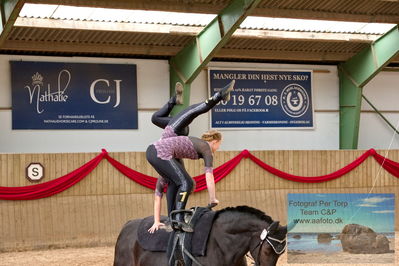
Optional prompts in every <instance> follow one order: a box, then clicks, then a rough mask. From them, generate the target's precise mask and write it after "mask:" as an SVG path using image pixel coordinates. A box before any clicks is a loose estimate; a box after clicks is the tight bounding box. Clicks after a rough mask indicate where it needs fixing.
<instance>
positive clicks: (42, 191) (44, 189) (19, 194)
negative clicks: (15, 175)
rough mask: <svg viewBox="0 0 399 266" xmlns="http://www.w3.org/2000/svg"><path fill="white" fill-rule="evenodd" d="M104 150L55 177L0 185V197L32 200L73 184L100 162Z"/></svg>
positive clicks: (47, 195)
mask: <svg viewBox="0 0 399 266" xmlns="http://www.w3.org/2000/svg"><path fill="white" fill-rule="evenodd" d="M104 155H105V152H102V153H101V154H99V155H97V156H96V157H94V159H92V160H91V161H89V162H87V163H85V164H84V165H83V166H81V167H79V168H78V169H76V170H74V171H72V172H70V173H69V174H66V175H64V176H62V177H59V178H57V179H54V180H51V181H48V182H45V183H41V184H36V185H31V186H25V187H0V199H4V200H32V199H40V198H46V197H50V196H52V195H54V194H57V193H60V192H62V191H64V190H66V189H68V188H70V187H71V186H73V185H75V184H76V183H78V182H79V181H81V180H82V179H83V178H85V177H86V176H87V175H88V174H89V173H90V172H91V171H93V169H94V168H96V167H97V165H98V164H99V163H100V162H101V160H102V159H103V157H104Z"/></svg>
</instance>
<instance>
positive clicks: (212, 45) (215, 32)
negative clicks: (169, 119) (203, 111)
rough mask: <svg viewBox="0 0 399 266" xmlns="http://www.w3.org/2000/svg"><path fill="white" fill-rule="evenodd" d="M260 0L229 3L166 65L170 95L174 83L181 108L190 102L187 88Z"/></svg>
mask: <svg viewBox="0 0 399 266" xmlns="http://www.w3.org/2000/svg"><path fill="white" fill-rule="evenodd" d="M260 1H261V0H232V1H231V2H230V4H229V5H228V6H227V7H226V8H225V9H223V10H222V11H221V12H220V13H219V14H218V15H217V16H216V17H215V18H214V19H213V20H212V21H211V22H210V23H209V24H208V25H207V26H206V27H205V28H204V29H203V30H202V31H201V32H200V33H199V34H198V35H197V36H196V37H195V39H194V40H192V41H191V42H190V43H189V44H188V45H187V46H186V47H184V48H183V49H182V50H181V51H180V52H179V53H178V54H177V55H176V56H174V57H172V58H171V59H170V61H169V64H170V82H171V83H170V85H171V86H170V88H171V94H173V93H174V88H175V86H176V84H177V83H178V82H180V83H181V84H183V86H184V104H183V105H180V106H177V107H176V108H175V109H174V110H173V113H176V112H178V111H180V110H181V109H183V108H184V107H185V106H187V105H188V104H189V102H190V84H191V82H192V81H193V80H194V79H195V78H196V77H197V75H198V74H199V73H200V71H201V70H202V69H203V68H204V67H205V66H206V65H207V64H208V62H209V61H210V60H211V59H212V57H213V56H214V55H215V53H216V52H218V51H219V50H220V48H222V47H223V46H224V45H225V44H226V43H227V41H228V40H229V39H230V38H231V36H232V35H233V33H234V31H235V30H236V29H237V28H238V27H239V26H240V24H241V23H242V22H243V21H244V19H245V18H246V17H247V15H248V13H249V12H250V11H251V10H252V9H253V8H254V7H256V5H257V4H258V3H259V2H260Z"/></svg>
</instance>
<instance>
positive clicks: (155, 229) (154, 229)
mask: <svg viewBox="0 0 399 266" xmlns="http://www.w3.org/2000/svg"><path fill="white" fill-rule="evenodd" d="M160 226H165V224H164V223H161V222H155V223H154V224H153V225H152V226H151V227H150V229H148V232H150V234H153V233H154V232H155V231H157V230H158V229H159V227H160Z"/></svg>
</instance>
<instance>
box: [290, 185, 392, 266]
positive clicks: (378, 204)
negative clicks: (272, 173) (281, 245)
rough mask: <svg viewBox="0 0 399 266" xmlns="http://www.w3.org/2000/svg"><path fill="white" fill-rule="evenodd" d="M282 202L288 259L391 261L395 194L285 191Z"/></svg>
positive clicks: (310, 261) (337, 261)
mask: <svg viewBox="0 0 399 266" xmlns="http://www.w3.org/2000/svg"><path fill="white" fill-rule="evenodd" d="M287 205H288V206H287V209H288V219H287V222H288V241H287V242H288V263H314V262H316V261H317V262H319V263H322V264H326V263H345V264H347V262H348V261H353V262H355V261H356V263H357V264H361V265H364V264H367V263H376V264H379V263H395V255H394V251H395V194H393V193H331V194H330V193H309V194H305V193H289V194H288V201H287ZM377 254H378V255H377Z"/></svg>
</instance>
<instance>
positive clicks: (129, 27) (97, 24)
mask: <svg viewBox="0 0 399 266" xmlns="http://www.w3.org/2000/svg"><path fill="white" fill-rule="evenodd" d="M14 27H34V28H50V29H71V30H93V31H96V30H97V31H122V32H131V33H157V34H175V35H187V36H195V35H197V34H198V33H200V32H201V31H202V30H203V29H204V27H199V26H181V25H170V24H144V23H125V22H112V23H110V22H104V21H80V20H61V19H59V20H55V19H48V18H23V17H19V18H18V19H17V21H16V22H15V24H14ZM232 37H233V38H249V39H273V40H303V41H307V40H310V41H325V42H342V41H345V42H365V43H370V42H372V41H375V40H376V39H378V37H380V35H377V34H361V33H333V32H310V31H309V32H305V31H301V32H298V31H283V30H268V29H237V30H236V31H235V32H234V33H233V36H232Z"/></svg>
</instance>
